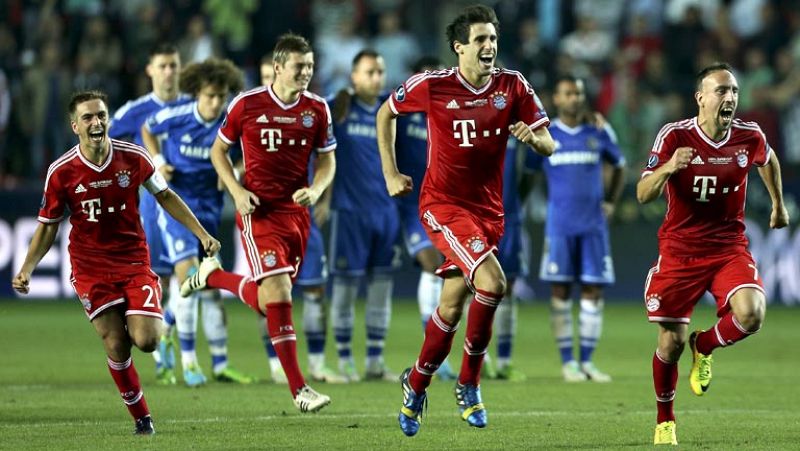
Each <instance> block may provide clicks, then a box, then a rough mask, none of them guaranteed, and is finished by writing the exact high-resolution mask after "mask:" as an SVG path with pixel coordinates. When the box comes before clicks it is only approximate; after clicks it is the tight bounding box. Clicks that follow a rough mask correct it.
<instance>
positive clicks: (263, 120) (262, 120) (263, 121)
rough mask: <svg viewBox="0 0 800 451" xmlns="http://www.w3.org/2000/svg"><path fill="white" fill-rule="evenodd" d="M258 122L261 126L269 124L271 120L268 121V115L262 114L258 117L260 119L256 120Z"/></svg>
mask: <svg viewBox="0 0 800 451" xmlns="http://www.w3.org/2000/svg"><path fill="white" fill-rule="evenodd" d="M256 122H257V123H259V124H268V123H269V119H267V115H266V114H262V115H261V116H258V119H256Z"/></svg>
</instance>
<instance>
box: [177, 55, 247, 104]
mask: <svg viewBox="0 0 800 451" xmlns="http://www.w3.org/2000/svg"><path fill="white" fill-rule="evenodd" d="M206 85H212V86H227V87H228V91H230V92H232V93H237V92H239V91H241V90H242V89H243V88H244V75H243V74H242V71H241V70H239V68H238V67H236V66H235V65H234V64H233V63H232V62H231V61H230V60H227V59H217V58H209V59H207V60H205V61H203V62H200V63H192V64H190V65H188V66H186V67H185V68H184V69H183V71H181V78H180V81H179V82H178V86H179V87H180V90H181V91H183V92H185V93H187V94H191V95H193V96H197V94H198V93H199V92H200V90H201V89H203V86H206Z"/></svg>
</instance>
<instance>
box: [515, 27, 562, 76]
mask: <svg viewBox="0 0 800 451" xmlns="http://www.w3.org/2000/svg"><path fill="white" fill-rule="evenodd" d="M509 50H511V51H513V52H514V53H513V59H514V65H513V67H514V68H515V69H517V70H519V71H520V72H522V74H523V75H525V78H527V79H528V81H529V82H530V83H531V85H532V86H536V87H537V88H538V87H540V86H542V87H544V86H549V85H550V81H551V80H553V76H552V71H553V58H554V56H553V52H552V51H551V50H550V49H549V48H548V47H547V46H545V45H544V42H542V40H541V39H540V34H539V22H538V21H537V20H536V19H534V18H532V17H527V18H524V19H522V20H521V21H520V23H519V26H518V28H517V36H516V45H515V46H514V47H512V48H511V49H509Z"/></svg>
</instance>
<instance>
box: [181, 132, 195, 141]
mask: <svg viewBox="0 0 800 451" xmlns="http://www.w3.org/2000/svg"><path fill="white" fill-rule="evenodd" d="M181 142H182V143H190V142H192V135H190V134H188V133H186V134H184V135H183V136H181Z"/></svg>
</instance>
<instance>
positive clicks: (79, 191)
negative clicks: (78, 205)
mask: <svg viewBox="0 0 800 451" xmlns="http://www.w3.org/2000/svg"><path fill="white" fill-rule="evenodd" d="M85 192H86V188H84V186H83V184H82V183H79V184H78V187H77V188H75V194H80V193H85Z"/></svg>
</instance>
